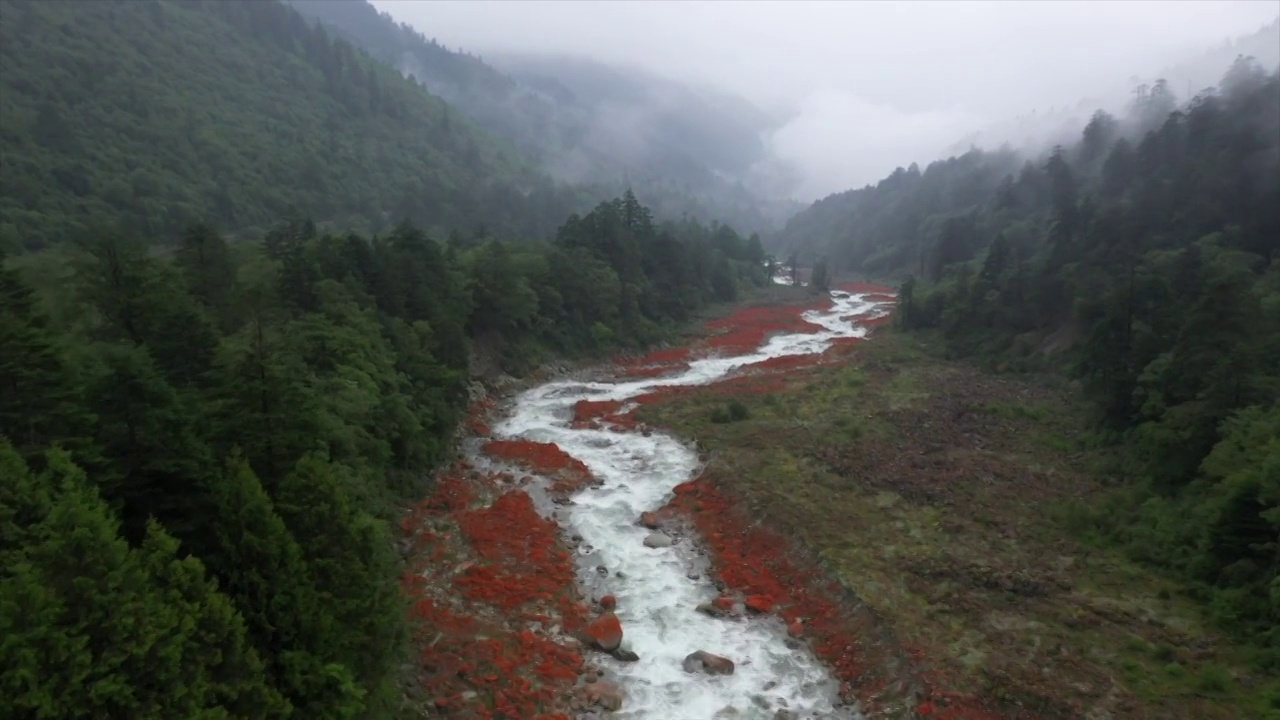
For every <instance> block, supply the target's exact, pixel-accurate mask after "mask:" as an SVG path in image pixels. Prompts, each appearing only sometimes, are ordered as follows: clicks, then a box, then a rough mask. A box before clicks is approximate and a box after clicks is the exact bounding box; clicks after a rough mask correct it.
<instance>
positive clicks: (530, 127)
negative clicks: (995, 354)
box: [289, 0, 799, 232]
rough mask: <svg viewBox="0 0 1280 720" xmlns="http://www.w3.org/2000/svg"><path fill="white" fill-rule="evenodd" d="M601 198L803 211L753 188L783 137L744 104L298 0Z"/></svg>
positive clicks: (755, 223)
mask: <svg viewBox="0 0 1280 720" xmlns="http://www.w3.org/2000/svg"><path fill="white" fill-rule="evenodd" d="M289 2H290V5H292V6H293V7H294V8H296V9H297V10H298V12H300V13H302V14H303V15H305V16H306V17H308V18H311V19H313V20H315V21H316V22H318V23H321V24H322V25H323V26H324V27H325V28H327V29H328V30H330V31H331V32H332V33H333V34H334V35H335V36H338V37H341V38H343V39H345V40H348V41H349V42H351V43H353V44H354V45H356V46H357V47H359V48H361V49H363V50H365V51H366V52H368V53H369V54H370V55H371V56H372V57H374V58H377V59H379V60H381V61H383V62H385V63H387V64H388V65H391V66H392V67H395V68H398V69H400V70H401V72H403V73H405V74H406V75H408V76H410V77H412V78H413V79H414V80H416V81H417V82H420V83H422V84H423V85H424V86H425V87H426V88H427V89H428V90H430V91H431V92H432V93H434V94H436V95H438V96H440V97H442V98H444V99H445V100H446V101H448V102H449V103H450V105H452V106H453V107H455V108H456V109H457V110H459V111H460V112H463V113H465V114H466V115H467V116H468V117H470V118H471V119H473V120H475V121H476V123H478V124H479V125H480V126H481V127H483V128H485V129H486V130H489V131H491V132H492V133H494V134H495V135H497V136H499V137H503V138H507V139H509V140H510V141H511V142H512V143H514V144H515V146H516V147H517V148H519V150H520V151H521V153H522V154H523V155H524V156H525V157H527V158H529V159H530V160H531V162H533V163H534V164H536V165H537V166H538V167H539V168H540V169H542V170H543V171H544V172H546V173H548V174H549V175H551V176H552V177H554V178H556V179H557V180H560V181H562V182H566V183H569V184H571V185H573V186H575V187H578V188H580V189H581V191H582V192H583V193H586V194H588V195H590V196H592V197H616V196H617V195H619V194H621V193H622V192H623V191H624V190H625V189H626V188H633V189H634V190H635V192H636V193H637V194H639V195H640V196H641V197H642V198H644V200H645V203H646V204H647V205H649V206H650V207H651V208H652V209H653V211H654V214H655V215H656V216H658V217H659V218H666V219H678V218H680V217H682V216H684V215H688V216H689V217H691V218H694V219H699V220H701V221H703V222H710V221H712V220H720V221H722V222H727V223H731V224H733V225H734V226H735V227H738V228H739V229H742V230H744V231H748V232H749V231H763V230H765V229H775V228H776V227H777V226H779V225H780V224H781V223H782V221H783V220H784V219H785V218H786V217H787V216H789V215H790V214H791V213H792V212H794V211H795V210H798V209H799V205H798V204H795V203H793V202H792V201H790V200H786V199H783V198H775V197H773V195H774V194H776V193H769V192H765V191H763V190H761V189H759V188H758V187H757V186H756V185H754V184H751V183H750V182H747V183H746V184H744V182H743V181H747V180H748V179H749V178H750V177H751V172H752V166H753V165H754V164H755V163H756V162H757V161H759V160H762V159H763V158H764V157H765V155H766V152H765V147H764V144H763V142H762V140H761V136H762V133H764V132H767V131H768V130H770V129H772V128H773V127H775V126H776V124H777V122H778V120H777V119H776V118H771V117H769V116H767V115H766V114H765V113H763V112H762V111H760V110H759V109H758V108H756V107H755V106H753V105H751V104H750V103H749V102H747V101H746V100H743V99H741V98H738V97H735V96H732V95H728V94H722V93H718V92H714V91H708V90H704V89H701V88H693V87H689V86H686V85H684V84H682V83H678V82H675V81H672V80H668V79H665V78H659V77H654V76H650V75H648V74H646V73H643V72H640V71H638V70H635V69H633V68H616V67H610V66H607V65H603V64H600V63H597V62H595V61H592V60H588V59H584V58H572V59H570V58H561V57H542V56H536V57H515V58H507V59H506V60H505V62H504V61H502V60H501V59H498V60H495V59H493V58H488V59H481V58H479V57H476V56H474V55H469V54H466V53H464V52H461V51H457V50H451V49H449V48H446V47H444V46H443V45H441V44H440V43H438V42H436V41H435V40H432V39H429V38H427V37H425V36H424V35H423V34H422V33H420V32H418V31H417V30H415V29H413V28H412V27H410V26H408V25H405V24H400V23H397V22H396V21H395V20H394V19H392V17H391V16H390V15H387V14H386V13H379V12H378V10H377V9H376V8H374V7H373V6H372V5H370V4H369V3H368V2H365V0H352V1H351V2H331V1H329V0H289Z"/></svg>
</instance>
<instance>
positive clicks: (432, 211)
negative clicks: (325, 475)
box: [0, 0, 578, 296]
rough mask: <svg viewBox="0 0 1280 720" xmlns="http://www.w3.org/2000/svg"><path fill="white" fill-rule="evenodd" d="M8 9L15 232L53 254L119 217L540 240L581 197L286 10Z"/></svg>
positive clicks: (171, 230)
mask: <svg viewBox="0 0 1280 720" xmlns="http://www.w3.org/2000/svg"><path fill="white" fill-rule="evenodd" d="M4 14H5V21H4V22H3V23H0V66H2V67H3V68H4V72H3V73H0V94H2V95H3V96H4V98H5V111H4V112H3V113H0V138H3V143H4V147H5V152H4V155H3V160H0V163H2V169H3V172H0V237H4V238H6V241H8V240H10V239H12V240H16V241H17V242H18V243H20V244H21V245H24V246H26V247H29V248H35V247H44V246H48V245H50V244H53V243H55V242H57V241H60V240H65V239H69V238H76V237H79V236H81V235H83V234H85V233H86V232H87V231H88V229H89V228H98V227H101V226H102V225H103V224H104V223H113V224H119V225H120V226H121V227H124V228H127V229H129V230H132V231H136V232H141V233H144V234H146V235H149V236H153V237H159V236H163V237H170V238H176V236H177V235H178V233H179V231H180V230H182V229H183V228H185V227H187V226H188V225H190V224H192V223H194V222H196V221H201V220H208V221H210V222H212V223H213V224H215V225H217V226H219V227H222V228H224V229H227V230H231V231H234V232H236V233H238V234H248V233H252V232H254V231H260V230H262V229H265V228H267V227H268V226H269V225H271V224H272V223H275V222H276V221H277V220H278V219H279V218H282V217H285V216H287V215H290V214H294V213H301V214H304V215H308V216H311V217H315V218H317V219H319V220H321V221H323V222H328V223H333V224H335V225H338V226H342V227H357V228H363V229H366V230H384V229H386V228H387V227H388V226H389V225H390V224H391V222H394V221H396V220H399V219H401V218H410V219H413V220H414V221H416V222H417V223H419V224H420V225H423V226H428V227H432V228H438V229H448V228H453V227H468V228H470V227H476V226H479V225H484V226H486V227H489V228H494V229H497V230H499V231H501V232H503V233H504V234H513V235H525V236H533V235H538V234H543V233H546V232H550V231H551V230H552V229H553V228H554V227H555V225H556V223H558V222H559V221H560V220H561V219H562V218H563V217H564V216H565V215H566V214H567V213H568V212H569V210H570V209H572V208H574V207H577V204H578V203H577V200H576V198H575V197H574V196H573V194H572V193H571V192H570V191H567V190H564V189H559V188H557V187H555V186H554V185H553V184H552V183H551V182H550V180H548V179H547V178H545V177H543V176H541V175H539V174H537V173H536V172H533V171H531V170H530V169H529V168H528V167H527V166H525V165H524V164H522V162H521V161H520V159H519V158H518V156H517V153H516V151H515V149H514V148H512V147H510V146H508V145H505V144H503V143H500V142H498V141H496V140H495V139H493V138H492V137H490V136H488V135H487V134H485V133H484V132H483V131H481V130H480V129H479V128H477V127H475V126H474V125H472V124H471V123H470V122H468V121H467V120H466V119H464V118H463V117H461V116H459V115H456V114H455V115H453V116H452V117H451V116H450V111H449V109H448V107H447V106H446V105H445V104H444V103H443V102H442V101H441V100H440V99H438V98H436V97H434V96H432V95H429V94H428V93H427V92H426V90H425V89H424V88H422V87H421V86H419V85H417V84H416V83H414V82H412V81H411V80H408V79H405V78H403V77H401V76H400V74H399V73H398V72H397V71H396V70H395V69H393V68H392V67H391V66H389V65H382V64H380V63H377V62H375V61H373V60H372V59H371V58H369V57H367V56H366V55H364V54H363V53H362V52H361V51H359V50H357V49H355V48H354V47H353V46H352V45H350V44H348V43H347V42H346V41H342V40H335V39H333V38H331V37H330V36H329V35H328V34H327V33H326V31H325V30H324V29H322V28H319V27H313V26H312V25H310V24H308V22H307V21H306V20H304V19H303V18H302V17H301V16H300V15H299V14H298V13H297V12H296V11H294V10H293V9H292V8H291V7H289V6H287V5H284V4H282V3H278V2H257V1H256V0H226V1H223V0H218V1H216V2H214V1H192V2H176V1H169V0H163V1H161V2H132V1H126V0H94V1H92V2H89V1H87V0H84V1H75V0H67V1H66V2H55V3H47V2H34V1H30V0H13V1H12V2H6V3H5V8H4ZM527 191H531V192H527ZM208 272H210V273H211V274H214V275H216V269H212V268H209V269H208ZM207 280H208V281H210V282H214V278H213V277H210V278H207ZM215 289H216V282H215V285H214V286H211V287H205V288H201V289H200V290H199V291H198V292H197V295H201V296H203V295H205V294H207V293H208V292H210V291H214V290H215Z"/></svg>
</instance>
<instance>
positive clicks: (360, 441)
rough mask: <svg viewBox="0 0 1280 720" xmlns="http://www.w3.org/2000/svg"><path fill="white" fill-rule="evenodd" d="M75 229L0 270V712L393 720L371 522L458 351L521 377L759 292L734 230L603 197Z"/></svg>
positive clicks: (449, 379)
mask: <svg viewBox="0 0 1280 720" xmlns="http://www.w3.org/2000/svg"><path fill="white" fill-rule="evenodd" d="M90 238H91V239H88V240H86V241H85V242H84V243H82V244H81V245H80V246H78V247H74V248H72V247H67V248H64V249H62V250H59V251H57V252H47V253H43V254H40V255H26V256H23V257H18V258H11V259H10V261H9V263H8V267H7V268H6V269H4V270H3V273H0V388H2V389H3V397H4V402H3V403H0V473H3V475H4V477H5V479H6V481H5V482H4V483H0V548H2V549H0V578H2V579H3V583H4V588H5V591H4V597H5V602H4V603H0V635H2V636H3V637H4V638H5V640H4V645H5V661H4V663H3V665H2V666H0V667H2V670H0V692H2V693H3V694H4V696H5V698H6V703H8V704H9V708H10V709H11V710H12V711H14V712H16V715H14V716H15V717H68V716H77V717H90V716H92V717H131V718H171V717H187V716H195V715H200V716H201V717H204V716H206V715H205V714H201V713H207V712H213V713H214V714H212V715H207V716H209V717H228V716H230V715H227V714H225V713H230V714H231V715H234V716H236V717H286V716H292V717H298V718H316V717H325V718H340V717H388V716H390V715H392V714H394V711H395V706H396V704H397V703H398V702H399V697H398V693H397V689H396V686H395V680H396V679H397V677H396V672H397V668H398V667H399V665H400V663H401V662H402V661H403V659H404V658H405V653H406V652H407V649H406V647H405V645H404V641H405V639H406V637H407V627H406V623H407V620H406V612H405V610H406V608H405V607H404V606H403V605H402V603H403V600H402V598H401V597H400V595H399V593H398V592H397V587H398V584H397V574H398V572H399V564H398V562H397V558H396V557H395V556H394V549H393V544H392V536H391V532H390V524H389V521H390V517H391V514H392V512H393V510H394V508H396V507H397V506H398V505H399V504H400V503H401V502H402V501H405V500H409V499H416V498H418V497H420V496H421V493H422V492H423V489H424V488H423V483H424V482H425V479H426V478H427V477H428V475H429V473H430V471H431V470H432V468H433V466H434V465H435V464H436V463H437V462H438V461H439V460H441V458H442V457H443V456H444V454H445V452H446V449H447V447H448V445H449V442H450V436H451V434H452V432H453V430H454V427H455V425H456V423H457V420H458V418H459V415H460V412H461V411H462V409H463V408H464V406H465V403H466V402H467V400H468V395H467V388H466V382H467V380H468V376H469V374H470V373H469V370H470V366H469V362H470V361H469V356H470V352H469V347H470V345H471V343H472V342H473V340H475V341H477V342H483V343H485V345H486V346H487V347H488V348H489V349H490V350H491V351H495V352H500V353H501V360H502V362H503V364H504V365H505V366H507V367H509V368H516V369H522V368H528V367H529V366H530V365H531V364H533V363H535V362H537V360H538V358H539V354H540V353H543V352H548V351H554V352H556V353H557V354H558V355H559V356H561V357H564V356H572V355H576V354H582V353H590V352H604V351H607V350H609V349H610V348H615V347H618V346H620V345H621V346H637V345H640V344H643V343H645V342H648V341H652V340H655V339H658V338H660V337H662V336H663V335H664V333H665V332H666V331H667V329H668V328H670V327H671V324H672V322H673V321H678V320H681V319H683V318H685V317H687V315H688V313H690V312H691V311H693V310H695V309H697V308H698V307H700V306H702V305H704V304H706V303H708V302H711V301H725V300H732V299H733V298H734V297H735V296H736V294H737V293H738V292H739V290H740V289H741V288H743V287H745V286H748V285H752V284H754V285H763V284H764V283H765V282H766V277H765V273H764V269H763V266H762V263H761V261H762V259H763V250H762V249H761V247H760V245H759V242H758V241H757V242H751V241H747V240H744V239H742V238H740V237H739V236H738V235H737V234H736V233H734V232H733V231H732V230H731V229H729V228H728V227H724V226H719V227H715V228H706V227H702V226H699V225H695V224H684V225H680V226H675V225H665V226H658V225H655V224H654V223H653V221H652V219H651V217H650V213H649V211H648V210H647V209H646V208H644V207H643V206H641V205H640V204H639V203H638V202H637V201H636V199H635V197H634V196H632V195H630V194H628V195H627V196H626V197H624V198H622V199H619V200H615V201H611V202H609V203H604V204H602V205H600V206H599V207H597V208H596V209H595V210H594V211H592V212H591V213H590V214H588V215H586V216H585V217H577V216H573V217H571V218H570V219H569V220H568V222H566V223H565V225H564V226H563V227H562V228H561V229H560V232H559V235H558V238H557V239H556V241H554V242H550V243H545V244H544V243H529V242H524V243H506V242H501V241H498V240H490V241H487V242H484V243H482V244H474V245H469V246H462V245H459V244H457V243H449V244H441V243H439V242H437V241H435V240H433V239H431V238H429V237H428V236H426V235H425V234H424V233H423V232H422V231H420V230H418V229H416V228H414V227H413V226H411V225H407V224H405V225H401V226H399V227H397V228H395V229H394V230H392V231H391V232H389V233H386V234H383V235H378V236H374V237H365V236H360V235H355V234H325V233H320V232H317V231H316V229H315V227H314V225H312V224H311V223H309V222H304V223H292V224H286V225H282V226H280V227H278V228H277V229H275V230H272V231H271V232H269V233H268V234H267V235H266V236H265V238H264V240H262V241H261V242H257V241H243V242H239V243H235V244H231V243H228V242H227V240H226V238H225V237H224V236H222V235H220V234H219V233H218V232H216V231H215V230H213V229H212V228H211V227H209V226H206V225H196V226H192V227H191V228H190V229H188V230H187V231H186V232H185V233H184V234H183V235H182V236H181V240H180V242H179V243H178V245H177V247H176V249H175V252H174V253H173V255H172V257H169V258H160V257H156V256H155V255H154V254H151V253H149V252H148V244H147V242H146V238H143V237H142V236H138V235H132V234H125V233H119V232H116V231H113V230H111V229H100V230H97V231H95V232H92V233H91V234H90ZM33 286H34V288H35V289H34V290H33ZM219 712H221V713H224V714H218V713H219Z"/></svg>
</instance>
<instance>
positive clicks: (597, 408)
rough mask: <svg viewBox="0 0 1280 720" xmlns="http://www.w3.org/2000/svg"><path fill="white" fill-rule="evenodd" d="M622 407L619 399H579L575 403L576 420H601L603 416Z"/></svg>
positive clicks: (574, 417)
mask: <svg viewBox="0 0 1280 720" xmlns="http://www.w3.org/2000/svg"><path fill="white" fill-rule="evenodd" d="M620 409H622V402H621V401H619V400H579V401H578V402H576V403H574V405H573V420H574V422H587V421H590V420H599V419H600V418H601V416H604V415H608V414H611V413H616V412H618V410H620Z"/></svg>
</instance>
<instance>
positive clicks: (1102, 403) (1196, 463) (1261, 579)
mask: <svg viewBox="0 0 1280 720" xmlns="http://www.w3.org/2000/svg"><path fill="white" fill-rule="evenodd" d="M1174 105H1175V104H1174V101H1173V99H1172V97H1171V94H1170V93H1169V91H1168V90H1167V88H1165V87H1164V86H1163V85H1162V84H1157V85H1156V86H1154V87H1152V88H1150V89H1149V91H1148V92H1145V93H1144V94H1141V95H1139V96H1138V97H1137V99H1136V102H1135V105H1134V108H1133V113H1132V114H1131V116H1130V117H1127V118H1124V119H1120V120H1118V119H1116V118H1113V117H1110V116H1108V115H1106V114H1103V113H1099V114H1097V115H1095V116H1094V118H1093V120H1092V121H1091V122H1090V123H1089V125H1088V127H1087V128H1086V129H1085V130H1084V133H1083V135H1082V137H1081V138H1080V140H1079V142H1077V143H1075V144H1074V145H1072V146H1070V147H1059V148H1056V149H1055V150H1054V151H1053V152H1052V153H1051V154H1050V155H1049V156H1048V158H1047V159H1045V160H1044V161H1043V162H1038V163H1031V162H1027V163H1025V164H1024V165H1023V166H1022V167H1021V169H1020V170H1016V171H1013V169H1012V168H1013V160H1012V158H1011V157H1009V156H1007V155H999V154H996V155H992V154H985V153H979V152H973V153H970V154H969V155H966V156H964V157H962V158H958V159H953V160H949V161H946V162H942V163H935V164H933V165H931V166H930V167H929V168H928V169H926V170H925V171H924V172H923V173H919V172H916V171H915V170H914V169H912V170H910V171H902V172H898V173H895V174H894V176H892V177H890V178H888V179H887V180H885V181H882V182H881V183H880V184H879V185H877V186H876V187H874V188H869V189H866V190H861V191H856V192H854V193H850V194H848V195H846V196H843V197H834V198H830V199H828V200H827V201H824V203H822V204H819V205H818V206H817V207H815V209H814V210H813V211H811V212H810V213H808V214H807V216H806V217H803V218H798V219H797V220H796V221H795V224H794V225H793V227H792V228H791V230H792V232H794V233H797V235H798V234H799V233H800V232H801V230H802V229H803V230H804V231H805V232H806V233H809V235H807V237H810V238H813V237H816V235H814V234H813V233H816V232H817V228H819V227H822V226H824V225H825V226H826V227H827V228H829V229H830V231H831V232H833V233H835V235H834V236H833V237H834V240H835V242H834V244H833V245H832V246H831V249H830V252H831V253H832V255H833V256H835V257H838V258H839V259H840V261H841V262H842V264H843V265H844V266H845V267H853V268H857V269H861V270H862V271H864V272H868V273H890V272H899V273H904V274H905V273H911V274H912V275H914V276H915V277H912V278H910V279H908V280H907V281H906V282H905V283H904V284H903V286H902V289H901V293H900V319H901V321H902V323H903V325H905V326H906V327H907V328H913V329H934V330H936V331H937V332H939V333H940V335H941V337H942V338H943V340H944V341H945V344H946V347H947V349H948V351H949V352H951V353H952V354H954V355H960V356H976V357H980V358H986V359H988V360H989V362H991V364H992V365H993V366H999V367H1007V366H1013V367H1017V366H1024V367H1025V366H1033V365H1039V364H1043V363H1044V361H1045V358H1049V362H1050V363H1051V364H1053V365H1056V366H1058V367H1061V368H1063V369H1066V370H1068V371H1071V372H1074V373H1076V374H1077V376H1078V377H1079V378H1080V380H1081V381H1082V384H1083V387H1084V390H1085V392H1087V393H1088V395H1089V397H1090V398H1091V399H1092V400H1093V401H1094V404H1095V407H1096V410H1097V418H1098V433H1097V438H1095V440H1096V441H1099V442H1103V443H1107V444H1110V445H1113V446H1114V447H1115V449H1116V456H1117V461H1116V466H1115V467H1114V468H1112V472H1114V474H1116V475H1117V476H1118V477H1120V478H1121V479H1123V480H1124V485H1123V487H1124V491H1123V493H1122V494H1123V498H1122V500H1121V501H1119V502H1117V503H1115V504H1114V505H1113V506H1111V507H1095V508H1078V509H1077V511H1078V515H1079V517H1078V518H1077V522H1078V523H1079V524H1080V526H1081V527H1082V529H1085V530H1086V531H1087V532H1089V533H1094V534H1096V536H1097V537H1099V538H1105V539H1107V540H1108V541H1118V542H1121V543H1123V544H1124V545H1125V546H1126V547H1128V548H1129V549H1130V550H1131V551H1132V552H1133V553H1134V554H1135V555H1137V556H1138V557H1140V558H1142V559H1144V560H1146V561H1149V562H1152V563H1155V564H1156V565H1158V566H1160V567H1163V568H1165V569H1167V570H1168V571H1169V572H1171V573H1176V574H1179V575H1181V576H1183V577H1185V578H1187V579H1189V580H1191V581H1192V582H1193V583H1194V587H1195V588H1196V591H1195V592H1196V593H1197V595H1198V597H1199V598H1200V599H1202V600H1204V601H1206V602H1207V603H1208V604H1210V605H1211V606H1212V608H1213V611H1214V614H1215V615H1216V616H1217V617H1218V619H1219V620H1220V621H1221V622H1222V623H1223V624H1224V626H1226V627H1228V628H1230V629H1232V630H1234V631H1237V632H1239V633H1241V634H1242V635H1244V636H1246V637H1249V638H1250V639H1252V640H1254V641H1256V642H1257V643H1259V644H1260V645H1261V646H1263V648H1264V649H1263V650H1260V655H1259V663H1260V664H1261V666H1262V667H1264V668H1265V669H1266V671H1267V672H1275V671H1276V670H1278V669H1280V630H1278V629H1280V545H1278V544H1277V538H1278V537H1280V77H1278V76H1277V74H1276V72H1275V71H1272V72H1266V71H1264V70H1263V69H1262V68H1261V67H1259V66H1258V65H1257V64H1256V63H1253V62H1251V61H1250V60H1247V59H1243V58H1242V59H1240V60H1239V61H1237V62H1236V64H1235V65H1234V66H1233V67H1232V68H1231V70H1230V71H1229V72H1228V73H1227V75H1226V76H1225V77H1224V78H1223V79H1222V82H1221V84H1220V86H1219V88H1218V89H1217V90H1215V91H1213V92H1206V93H1202V94H1200V95H1198V96H1197V97H1195V98H1194V99H1192V100H1191V101H1190V102H1188V103H1186V104H1184V105H1181V106H1179V107H1176V108H1175V106H1174ZM841 228H847V229H845V230H841Z"/></svg>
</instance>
